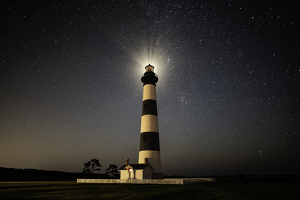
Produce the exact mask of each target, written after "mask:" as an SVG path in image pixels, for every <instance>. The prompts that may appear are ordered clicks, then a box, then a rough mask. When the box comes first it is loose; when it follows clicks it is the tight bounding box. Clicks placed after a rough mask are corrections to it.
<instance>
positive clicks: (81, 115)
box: [0, 0, 300, 176]
mask: <svg viewBox="0 0 300 200" xmlns="http://www.w3.org/2000/svg"><path fill="white" fill-rule="evenodd" d="M298 10H299V4H298V3H296V2H293V1H282V2H281V3H278V2H276V3H275V2H274V3H272V2H270V3H266V2H264V1H252V2H248V3H236V2H234V1H222V2H221V3H220V2H214V1H129V0H128V1H75V2H73V3H71V4H70V3H68V2H65V1H64V2H62V1H57V2H55V1H54V2H49V1H41V2H37V1H20V2H19V3H18V4H17V3H16V2H12V1H2V3H1V13H2V14H1V15H2V28H1V37H0V47H1V57H0V63H1V73H0V76H1V77H0V96H1V97H0V167H14V168H35V169H45V170H59V171H68V172H81V171H82V168H83V164H84V163H85V162H86V161H88V160H90V159H92V158H96V159H99V161H100V163H101V164H102V170H101V171H100V172H101V173H104V172H105V169H106V168H108V167H109V164H116V165H117V166H121V165H122V164H123V163H124V162H125V158H129V159H130V162H131V163H137V161H138V151H139V134H140V120H141V115H142V92H143V91H142V90H143V84H142V82H141V76H142V75H143V73H144V67H145V66H146V65H148V64H152V65H154V67H155V73H156V74H157V75H158V78H159V80H158V83H157V104H158V120H159V134H160V146H161V159H162V172H164V173H165V174H167V175H172V174H177V175H197V176H199V175H214V174H216V175H226V174H299V169H300V161H299V159H298V157H299V156H298V154H297V153H298V152H299V142H300V137H299V134H300V126H299V120H300V117H299V113H300V103H299V99H300V98H299V96H300V94H299V91H300V90H299V89H300V82H299V80H300V79H299V78H300V77H299V75H300V67H299V56H300V55H299V52H300V48H299V45H300V43H299V23H298V22H297V21H296V19H297V18H298Z"/></svg>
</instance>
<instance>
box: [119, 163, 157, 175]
mask: <svg viewBox="0 0 300 200" xmlns="http://www.w3.org/2000/svg"><path fill="white" fill-rule="evenodd" d="M118 171H120V179H139V180H143V179H152V172H153V171H154V169H153V167H152V166H151V165H150V164H149V163H148V158H145V163H144V164H129V159H127V158H126V162H125V164H124V165H123V166H122V167H120V168H119V170H118Z"/></svg>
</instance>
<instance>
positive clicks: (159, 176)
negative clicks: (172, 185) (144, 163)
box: [152, 172, 164, 179]
mask: <svg viewBox="0 0 300 200" xmlns="http://www.w3.org/2000/svg"><path fill="white" fill-rule="evenodd" d="M163 178H164V173H162V172H152V179H163Z"/></svg>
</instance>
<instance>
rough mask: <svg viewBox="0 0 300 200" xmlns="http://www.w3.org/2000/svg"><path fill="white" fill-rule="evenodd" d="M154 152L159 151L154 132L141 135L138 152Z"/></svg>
mask: <svg viewBox="0 0 300 200" xmlns="http://www.w3.org/2000/svg"><path fill="white" fill-rule="evenodd" d="M143 150H156V151H159V150H160V148H159V135H158V133H156V132H145V133H141V138H140V151H143Z"/></svg>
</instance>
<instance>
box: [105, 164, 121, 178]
mask: <svg viewBox="0 0 300 200" xmlns="http://www.w3.org/2000/svg"><path fill="white" fill-rule="evenodd" d="M105 174H107V175H109V176H110V177H115V176H116V175H117V174H119V172H118V167H117V165H115V164H110V165H109V168H107V169H106V172H105Z"/></svg>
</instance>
